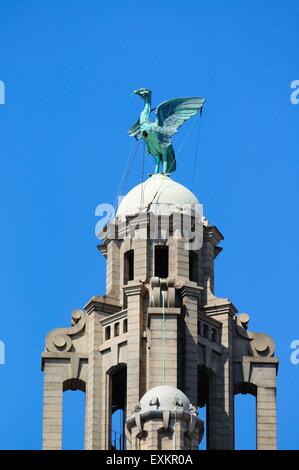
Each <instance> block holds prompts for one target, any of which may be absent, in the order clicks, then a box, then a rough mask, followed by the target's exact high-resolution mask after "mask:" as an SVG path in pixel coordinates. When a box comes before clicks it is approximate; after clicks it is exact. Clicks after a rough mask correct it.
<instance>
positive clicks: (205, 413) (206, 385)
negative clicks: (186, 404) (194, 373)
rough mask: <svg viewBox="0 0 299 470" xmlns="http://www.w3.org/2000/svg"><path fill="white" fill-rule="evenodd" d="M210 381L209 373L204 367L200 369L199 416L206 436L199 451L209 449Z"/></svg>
mask: <svg viewBox="0 0 299 470" xmlns="http://www.w3.org/2000/svg"><path fill="white" fill-rule="evenodd" d="M210 379H211V375H210V373H209V371H208V370H207V369H206V368H204V367H199V368H198V416H199V418H200V419H202V420H203V422H204V435H203V438H202V441H201V443H200V444H199V449H202V450H208V449H209V431H210V430H209V402H210Z"/></svg>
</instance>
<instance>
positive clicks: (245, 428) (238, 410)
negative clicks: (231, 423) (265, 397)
mask: <svg viewBox="0 0 299 470" xmlns="http://www.w3.org/2000/svg"><path fill="white" fill-rule="evenodd" d="M234 401H235V413H234V415H235V449H236V450H255V449H256V386H255V385H252V384H250V383H242V384H239V385H238V387H237V389H236V395H235V400H234Z"/></svg>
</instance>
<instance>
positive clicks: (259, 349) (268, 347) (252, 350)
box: [236, 313, 275, 357]
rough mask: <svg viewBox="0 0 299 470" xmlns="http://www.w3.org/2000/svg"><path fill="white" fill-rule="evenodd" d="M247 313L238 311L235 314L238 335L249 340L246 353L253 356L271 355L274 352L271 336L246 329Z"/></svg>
mask: <svg viewBox="0 0 299 470" xmlns="http://www.w3.org/2000/svg"><path fill="white" fill-rule="evenodd" d="M248 323H249V315H248V314H247V313H240V314H239V315H237V316H236V330H237V333H238V334H239V336H242V337H243V338H244V339H246V340H249V341H250V342H249V345H248V354H249V355H250V356H255V357H272V356H274V352H275V343H274V341H273V339H272V338H271V336H269V335H266V334H264V333H254V332H251V331H248V329H247V328H248Z"/></svg>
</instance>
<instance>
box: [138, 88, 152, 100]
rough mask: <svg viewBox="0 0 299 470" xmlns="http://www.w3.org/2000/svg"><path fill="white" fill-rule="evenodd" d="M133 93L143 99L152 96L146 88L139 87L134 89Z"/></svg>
mask: <svg viewBox="0 0 299 470" xmlns="http://www.w3.org/2000/svg"><path fill="white" fill-rule="evenodd" d="M134 93H135V95H139V96H140V98H142V99H143V100H144V101H148V100H149V99H150V98H151V96H152V92H151V90H149V89H148V88H139V90H134Z"/></svg>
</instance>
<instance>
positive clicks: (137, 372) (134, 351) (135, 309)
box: [124, 281, 147, 416]
mask: <svg viewBox="0 0 299 470" xmlns="http://www.w3.org/2000/svg"><path fill="white" fill-rule="evenodd" d="M124 292H125V295H126V297H127V309H128V349H127V353H126V358H127V415H128V416H130V415H131V414H132V413H133V410H134V407H135V406H136V404H137V403H138V402H139V399H140V396H141V395H142V393H141V383H142V374H145V373H146V371H145V364H143V366H142V365H141V358H142V355H143V354H142V348H141V336H142V333H143V330H144V314H143V310H144V305H143V302H144V296H145V294H146V293H147V289H146V287H145V286H144V285H143V284H142V283H138V284H137V283H136V282H135V281H131V282H129V283H128V285H127V286H125V287H124Z"/></svg>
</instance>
